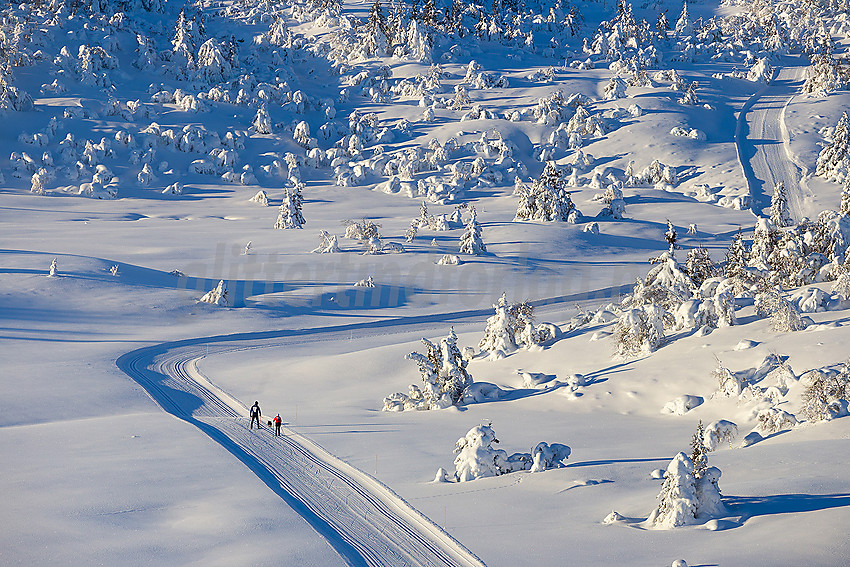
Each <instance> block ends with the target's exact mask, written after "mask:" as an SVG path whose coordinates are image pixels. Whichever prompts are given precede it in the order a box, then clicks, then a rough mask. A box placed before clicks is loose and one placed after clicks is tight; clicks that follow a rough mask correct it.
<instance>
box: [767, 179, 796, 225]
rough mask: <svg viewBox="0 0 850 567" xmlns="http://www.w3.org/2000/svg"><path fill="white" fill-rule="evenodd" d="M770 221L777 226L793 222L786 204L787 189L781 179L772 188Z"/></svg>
mask: <svg viewBox="0 0 850 567" xmlns="http://www.w3.org/2000/svg"><path fill="white" fill-rule="evenodd" d="M770 221H771V222H772V223H773V224H774V225H776V226H777V227H779V228H782V227H785V226H791V225H792V224H794V221H793V220H792V219H791V210H790V208H789V206H788V190H787V189H786V188H785V183H784V182H782V181H780V182H779V183H777V184H776V187H774V188H773V196H772V197H771V198H770Z"/></svg>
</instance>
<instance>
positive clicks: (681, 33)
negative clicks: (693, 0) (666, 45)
mask: <svg viewBox="0 0 850 567" xmlns="http://www.w3.org/2000/svg"><path fill="white" fill-rule="evenodd" d="M675 29H676V36H678V37H685V36H689V35H691V33H692V32H693V30H694V26H693V24H692V23H691V17H690V14H689V13H688V2H687V0H685V2H684V3H683V4H682V11H681V13H680V14H679V19H678V20H676V28H675Z"/></svg>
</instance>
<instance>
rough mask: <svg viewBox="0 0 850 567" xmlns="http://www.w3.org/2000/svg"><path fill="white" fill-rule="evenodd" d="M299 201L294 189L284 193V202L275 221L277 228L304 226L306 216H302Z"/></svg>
mask: <svg viewBox="0 0 850 567" xmlns="http://www.w3.org/2000/svg"><path fill="white" fill-rule="evenodd" d="M298 202H299V201H298V198H297V195H296V193H295V192H294V191H287V192H286V193H285V194H284V197H283V202H282V203H281V205H280V208H279V209H278V215H277V221H275V223H274V227H275V228H278V229H283V228H304V227H303V226H302V225H303V224H304V217H302V216H301V211H300V209H299V207H298Z"/></svg>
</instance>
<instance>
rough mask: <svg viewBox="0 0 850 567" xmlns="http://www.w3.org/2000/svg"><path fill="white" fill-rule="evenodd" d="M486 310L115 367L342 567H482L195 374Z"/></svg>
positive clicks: (374, 489)
mask: <svg viewBox="0 0 850 567" xmlns="http://www.w3.org/2000/svg"><path fill="white" fill-rule="evenodd" d="M631 288H632V285H631V284H626V285H621V286H612V287H610V288H604V289H600V290H595V291H593V292H590V293H587V292H584V293H576V294H571V295H563V296H558V297H551V298H547V299H541V300H537V301H532V302H531V303H532V304H534V305H535V307H539V308H544V309H545V308H547V307H550V308H551V307H555V306H557V305H559V304H565V303H566V304H570V303H574V302H576V301H579V300H583V301H587V300H593V299H595V300H597V301H604V300H607V298H612V297H616V296H617V295H619V294H622V293H627V292H628V291H630V290H631ZM490 314H491V311H490V310H483V309H471V310H467V311H455V312H451V313H441V314H433V315H418V316H408V317H394V318H388V319H383V320H377V321H367V322H362V323H353V324H346V325H336V326H328V327H311V328H304V329H283V330H277V331H260V332H253V333H235V334H231V335H219V336H211V337H200V338H193V339H185V340H181V341H174V342H169V343H162V344H157V345H152V346H147V347H143V348H140V349H137V350H134V351H131V352H128V353H126V354H124V355H122V356H121V357H119V358H118V360H117V361H116V364H117V366H118V367H119V368H120V369H121V370H122V371H123V372H124V373H126V374H127V375H128V376H129V377H130V378H132V379H133V380H134V381H136V382H137V383H138V384H139V385H140V386H142V388H144V389H145V391H146V392H147V393H148V394H149V395H150V396H151V398H152V399H153V400H154V401H155V402H156V403H157V404H158V405H159V406H160V407H161V408H162V409H163V410H165V411H166V412H168V413H170V414H172V415H174V416H175V417H178V418H179V419H182V420H184V421H186V422H188V423H190V424H192V425H194V426H196V427H198V428H199V429H200V430H201V431H203V432H204V433H205V434H206V435H208V436H209V437H210V438H212V439H213V440H214V441H216V442H217V443H219V444H220V445H222V446H223V447H224V448H225V449H227V450H228V451H229V452H230V453H231V454H233V455H234V456H235V457H236V458H238V459H239V460H240V461H242V462H243V463H244V464H245V465H246V466H247V467H248V468H250V469H251V470H252V471H253V472H254V474H256V475H257V476H258V477H259V478H260V479H261V480H262V481H263V482H264V483H265V484H266V485H267V486H269V488H271V489H272V490H273V491H274V492H275V493H276V494H278V495H279V496H280V497H281V498H282V499H283V500H284V501H286V503H287V504H289V505H290V506H291V507H292V508H293V509H294V510H295V511H296V512H297V513H298V514H300V515H301V516H302V517H303V518H304V519H305V520H307V521H308V522H309V523H310V524H311V525H312V526H313V527H314V528H315V529H316V531H317V532H318V533H320V534H321V535H322V536H323V537H325V539H326V540H327V541H328V543H330V545H331V546H332V547H333V548H334V549H335V550H336V551H337V553H339V555H340V556H341V557H342V559H343V560H344V561H345V562H346V563H347V564H349V565H352V566H369V567H372V566H393V567H404V566H423V567H424V566H435V567H439V566H457V567H484V563H483V562H482V561H481V560H480V559H479V558H478V557H476V556H475V555H474V554H473V553H472V552H470V551H469V550H468V549H466V548H465V547H464V546H463V545H462V544H460V543H459V542H458V541H456V540H455V539H454V538H452V537H451V536H450V535H449V534H448V533H446V532H445V531H443V530H442V529H441V528H440V527H439V526H437V525H436V524H434V523H433V522H431V521H430V520H429V519H428V518H426V517H425V516H423V515H422V514H421V513H420V512H418V511H417V510H416V509H414V508H413V507H412V506H410V504H408V503H407V502H405V501H404V500H403V499H402V498H401V497H400V496H398V495H397V494H395V493H394V492H393V491H392V490H391V489H390V488H388V487H387V486H385V485H384V484H382V483H380V482H379V481H378V480H376V479H374V478H373V477H371V476H369V475H368V474H366V473H364V472H362V471H360V470H358V469H356V468H355V467H353V466H351V465H349V464H348V463H346V462H344V461H342V460H340V459H338V458H336V457H334V456H333V455H331V454H330V453H328V452H327V451H325V450H324V449H323V448H321V447H320V446H318V445H316V444H315V443H313V442H312V441H310V440H309V439H307V438H305V437H303V436H301V435H299V434H297V433H296V432H294V431H292V430H290V429H288V428H285V427H284V428H282V430H283V431H284V433H285V435H281V436H280V437H275V436H274V435H272V434H271V430H270V429H268V428H265V427H263V428H262V429H260V430H259V431H257V430H249V429H247V428H246V426H245V422H246V419H245V418H246V417H247V415H248V409H247V407H246V406H245V405H244V404H243V403H242V402H240V401H239V400H238V399H236V398H234V397H233V396H231V395H230V394H228V393H227V392H225V391H223V390H222V389H220V388H218V387H217V386H216V385H214V384H213V383H212V382H210V380H209V379H207V377H206V376H204V375H203V374H202V373H201V372H200V370H199V369H198V366H197V362H198V361H199V360H201V359H203V358H204V357H206V356H208V355H210V354H215V355H219V354H223V353H226V352H233V351H238V350H246V349H254V348H271V347H280V346H283V345H286V344H292V343H294V342H306V341H311V342H312V341H323V342H332V341H339V340H346V339H349V338H350V337H351V336H352V333H354V332H355V331H356V332H357V333H358V337H362V336H364V335H380V334H391V333H400V332H405V331H414V330H415V331H417V332H422V333H423V334H427V332H428V330H431V329H440V330H444V328H445V325H446V324H447V323H448V322H455V323H461V322H473V321H481V320H482V318H483V317H487V316H489V315H490Z"/></svg>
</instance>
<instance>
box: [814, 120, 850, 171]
mask: <svg viewBox="0 0 850 567" xmlns="http://www.w3.org/2000/svg"><path fill="white" fill-rule="evenodd" d="M815 175H817V176H819V177H825V178H826V179H828V180H830V181H835V182H836V183H841V182H843V181H844V180H845V178H846V177H847V176H848V175H850V118H848V117H847V112H843V113H841V118H840V119H839V120H838V124H837V125H836V126H835V130H833V132H832V141H831V142H830V143H829V145H828V146H826V147H825V148H824V149H823V150H821V152H820V154H819V155H818V161H817V169H816V170H815Z"/></svg>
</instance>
